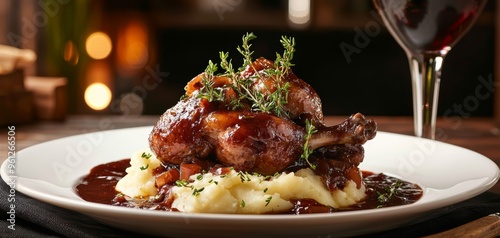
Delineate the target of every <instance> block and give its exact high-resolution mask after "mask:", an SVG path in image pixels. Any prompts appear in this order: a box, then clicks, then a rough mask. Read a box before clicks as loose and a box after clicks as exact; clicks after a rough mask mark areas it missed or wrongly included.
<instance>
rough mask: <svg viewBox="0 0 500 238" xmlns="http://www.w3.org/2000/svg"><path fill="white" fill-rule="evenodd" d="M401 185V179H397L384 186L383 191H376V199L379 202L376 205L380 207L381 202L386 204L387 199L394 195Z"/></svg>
mask: <svg viewBox="0 0 500 238" xmlns="http://www.w3.org/2000/svg"><path fill="white" fill-rule="evenodd" d="M401 186H403V181H401V180H399V179H398V180H396V181H395V182H394V183H392V184H391V185H390V186H388V187H385V188H384V190H385V193H380V192H377V194H378V197H377V200H378V202H379V205H378V207H382V206H383V204H386V203H387V202H389V200H390V199H392V198H393V197H394V196H395V194H396V193H397V190H398V189H399V188H401Z"/></svg>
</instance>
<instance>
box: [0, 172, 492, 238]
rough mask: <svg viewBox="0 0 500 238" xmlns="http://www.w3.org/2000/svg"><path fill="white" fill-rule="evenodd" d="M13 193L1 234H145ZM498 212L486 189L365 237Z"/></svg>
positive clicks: (4, 190)
mask: <svg viewBox="0 0 500 238" xmlns="http://www.w3.org/2000/svg"><path fill="white" fill-rule="evenodd" d="M12 194H14V196H15V202H10V201H9V195H11V193H10V187H9V186H8V185H7V184H6V183H4V182H3V180H2V182H0V204H1V207H0V208H1V211H2V220H1V221H0V226H1V228H0V237H22V238H27V237H28V238H29V237H34V238H35V237H36V238H39V237H75V238H85V237H145V236H144V235H139V234H135V233H131V232H129V231H123V230H119V229H115V228H113V227H109V226H107V225H103V224H100V223H98V222H96V221H94V220H93V219H92V218H90V217H88V216H85V215H82V214H80V213H77V212H73V211H70V210H66V209H63V208H60V207H56V206H53V205H50V204H47V203H44V202H40V201H38V200H36V199H33V198H31V197H28V196H25V195H24V194H22V193H20V192H17V191H16V192H15V193H12ZM11 197H12V196H11ZM11 205H15V209H13V210H14V211H15V226H14V228H15V230H11V229H9V225H11V223H10V222H9V221H8V220H7V219H9V216H10V214H8V212H9V211H10V206H11ZM499 211H500V194H496V193H490V192H486V193H483V194H481V195H479V196H477V197H474V198H472V199H469V200H467V201H464V202H461V203H458V204H455V205H452V206H448V207H445V208H441V209H438V210H435V211H433V212H430V213H428V214H427V215H425V216H424V217H421V218H418V219H417V220H416V221H415V222H413V223H411V224H408V225H406V226H402V227H399V228H396V229H393V230H389V231H384V232H381V233H376V234H370V235H366V236H364V237H420V236H424V235H430V234H435V233H438V232H441V231H444V230H448V229H451V228H454V227H456V226H459V225H462V224H465V223H467V222H470V221H473V220H475V219H478V218H480V217H483V216H487V215H489V214H492V213H496V212H499ZM381 219H383V218H381ZM327 237H335V235H334V234H332V235H331V236H327Z"/></svg>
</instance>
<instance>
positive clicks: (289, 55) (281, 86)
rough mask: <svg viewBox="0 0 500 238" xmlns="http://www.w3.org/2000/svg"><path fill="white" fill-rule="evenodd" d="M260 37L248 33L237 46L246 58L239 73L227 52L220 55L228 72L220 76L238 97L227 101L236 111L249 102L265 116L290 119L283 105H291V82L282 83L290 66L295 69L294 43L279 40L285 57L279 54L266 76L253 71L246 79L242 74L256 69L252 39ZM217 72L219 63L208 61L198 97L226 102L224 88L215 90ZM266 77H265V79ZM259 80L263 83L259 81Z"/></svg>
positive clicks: (283, 39) (290, 39)
mask: <svg viewBox="0 0 500 238" xmlns="http://www.w3.org/2000/svg"><path fill="white" fill-rule="evenodd" d="M255 38H257V37H256V36H255V35H254V34H253V33H246V34H245V35H244V36H243V37H242V45H241V46H238V47H237V50H238V52H239V53H240V54H241V55H242V56H243V64H242V65H241V67H239V68H238V71H236V70H235V69H234V67H233V64H232V60H231V59H230V58H229V53H228V52H219V58H220V67H221V68H222V69H223V70H224V71H225V72H224V73H222V74H220V75H218V76H222V77H228V78H229V79H230V81H231V87H232V88H233V90H234V91H235V92H236V94H237V96H236V98H232V99H231V101H230V102H228V106H229V107H230V108H231V109H233V110H236V109H239V108H243V107H244V105H245V102H249V103H250V106H251V109H252V110H254V111H260V112H264V113H269V114H274V115H276V116H279V117H288V113H287V111H286V110H285V109H284V106H285V105H286V104H287V103H288V92H289V88H290V83H289V82H283V81H284V80H283V77H284V76H285V75H286V74H288V72H289V71H290V67H292V66H293V63H291V60H292V59H293V53H294V52H295V48H294V47H295V40H294V38H292V37H285V36H283V37H282V38H281V40H280V42H281V43H282V45H283V47H284V52H283V54H282V55H280V54H278V53H277V54H276V61H275V63H274V65H275V67H274V68H273V69H266V70H264V72H263V73H261V72H259V71H258V70H256V69H255V68H253V69H254V72H255V73H254V75H252V76H251V77H250V78H245V77H244V76H242V75H241V73H242V72H243V71H244V70H245V69H246V68H247V67H254V66H253V64H252V62H253V58H252V55H253V53H254V52H253V51H252V50H251V46H252V44H251V43H250V42H251V41H252V40H253V39H255ZM216 71H217V64H214V63H213V62H212V61H209V64H208V66H207V68H206V69H205V74H204V75H203V78H202V82H201V83H202V85H203V87H202V88H201V90H200V92H199V94H198V95H199V97H202V98H206V99H207V100H209V101H223V100H224V92H223V91H222V89H221V88H214V82H213V81H214V78H215V77H217V76H215V73H216ZM264 76H265V77H266V78H264ZM259 80H262V81H261V82H259ZM265 80H273V82H272V87H273V88H268V86H267V83H264V81H265ZM256 82H259V87H260V86H261V87H260V88H258V87H254V85H255V83H256Z"/></svg>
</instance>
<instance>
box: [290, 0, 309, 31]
mask: <svg viewBox="0 0 500 238" xmlns="http://www.w3.org/2000/svg"><path fill="white" fill-rule="evenodd" d="M288 19H289V20H290V22H291V23H293V24H296V25H305V24H307V23H309V20H310V19H311V1H310V0H288Z"/></svg>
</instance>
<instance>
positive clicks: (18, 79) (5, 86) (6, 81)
mask: <svg viewBox="0 0 500 238" xmlns="http://www.w3.org/2000/svg"><path fill="white" fill-rule="evenodd" d="M23 90H24V71H23V70H22V69H15V70H14V71H12V72H10V73H7V74H0V92H12V91H23Z"/></svg>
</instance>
